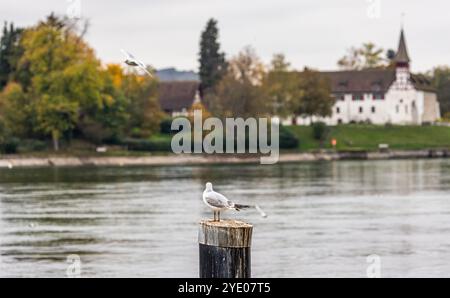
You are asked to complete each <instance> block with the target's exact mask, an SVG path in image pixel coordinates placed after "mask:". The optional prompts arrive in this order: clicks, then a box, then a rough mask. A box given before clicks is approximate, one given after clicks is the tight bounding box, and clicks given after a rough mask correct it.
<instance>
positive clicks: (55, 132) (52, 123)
mask: <svg viewBox="0 0 450 298" xmlns="http://www.w3.org/2000/svg"><path fill="white" fill-rule="evenodd" d="M78 108H79V106H78V103H77V102H73V101H70V100H68V99H67V98H66V97H64V96H55V95H53V96H50V95H44V96H42V97H40V99H39V101H38V103H37V106H36V115H37V122H38V129H39V130H41V131H42V132H44V133H46V134H49V135H51V136H52V140H53V148H54V149H55V151H58V150H59V139H60V138H61V135H62V134H63V133H64V132H66V131H70V130H72V129H73V128H74V127H75V123H76V121H77V117H78Z"/></svg>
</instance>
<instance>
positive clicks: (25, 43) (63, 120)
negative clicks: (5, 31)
mask: <svg viewBox="0 0 450 298" xmlns="http://www.w3.org/2000/svg"><path fill="white" fill-rule="evenodd" d="M21 46H22V47H23V49H24V52H23V55H22V56H21V58H20V61H19V64H18V65H19V67H23V68H26V69H27V71H28V72H29V74H30V77H31V80H30V86H29V87H28V88H27V90H25V91H26V97H28V98H30V100H31V101H30V102H29V103H28V104H27V106H25V107H24V108H25V109H26V111H28V113H29V116H30V117H32V116H33V115H36V123H35V125H34V130H35V132H36V133H43V134H45V135H50V136H51V137H52V139H53V144H54V149H55V150H58V149H59V147H60V146H59V139H60V138H61V137H62V136H63V135H64V134H66V133H68V134H71V132H72V131H73V129H74V128H75V127H76V126H77V125H78V124H79V122H81V121H82V120H83V119H86V118H91V119H95V120H101V121H104V120H105V118H107V119H109V120H111V119H113V118H114V117H99V114H100V113H101V112H105V111H110V110H111V107H114V106H115V104H116V103H117V102H116V99H115V97H114V95H115V92H114V89H113V88H112V87H111V86H112V83H110V84H108V76H107V75H106V73H105V71H104V70H103V69H102V67H101V64H100V61H99V60H98V59H97V58H96V57H95V55H94V51H93V50H92V49H91V48H90V47H89V46H88V45H87V44H86V43H85V42H84V41H83V39H82V37H81V36H80V35H79V34H77V32H76V31H75V29H74V26H73V24H70V23H67V24H66V23H65V21H64V20H60V19H57V18H56V17H54V16H53V15H51V16H50V17H49V18H47V20H46V21H44V22H41V23H39V25H37V26H35V27H31V28H28V29H27V30H25V31H24V32H23V36H22V39H21ZM111 82H112V80H111ZM104 115H107V114H103V116H104ZM105 122H106V121H105ZM101 124H102V125H104V124H106V125H110V123H107V122H106V123H101Z"/></svg>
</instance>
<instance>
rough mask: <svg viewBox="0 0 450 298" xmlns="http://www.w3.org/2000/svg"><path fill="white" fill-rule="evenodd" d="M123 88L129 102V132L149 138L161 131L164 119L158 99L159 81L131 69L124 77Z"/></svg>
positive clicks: (127, 126)
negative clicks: (160, 127)
mask: <svg viewBox="0 0 450 298" xmlns="http://www.w3.org/2000/svg"><path fill="white" fill-rule="evenodd" d="M121 89H122V91H123V93H124V96H125V98H126V100H127V102H128V105H127V113H128V115H129V121H128V123H127V125H126V129H127V132H128V133H129V134H131V135H132V136H133V137H142V138H147V137H149V136H151V135H152V134H154V133H156V132H158V131H159V124H160V123H161V121H162V120H163V119H164V113H163V112H162V110H161V107H160V105H159V101H158V82H157V81H156V80H155V79H154V78H151V77H149V76H141V75H139V74H138V73H136V72H134V71H131V72H128V73H125V74H124V75H123V77H122V84H121Z"/></svg>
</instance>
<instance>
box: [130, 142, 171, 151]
mask: <svg viewBox="0 0 450 298" xmlns="http://www.w3.org/2000/svg"><path fill="white" fill-rule="evenodd" d="M122 145H124V146H127V148H128V150H131V151H149V152H152V151H161V152H166V151H171V150H172V149H171V140H170V139H169V140H166V139H155V140H146V139H125V140H123V141H122Z"/></svg>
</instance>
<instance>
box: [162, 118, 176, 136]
mask: <svg viewBox="0 0 450 298" xmlns="http://www.w3.org/2000/svg"><path fill="white" fill-rule="evenodd" d="M172 121H173V118H166V119H164V120H163V121H161V123H160V124H159V130H160V132H161V133H163V134H172V133H174V132H173V131H172V129H171V128H172Z"/></svg>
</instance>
